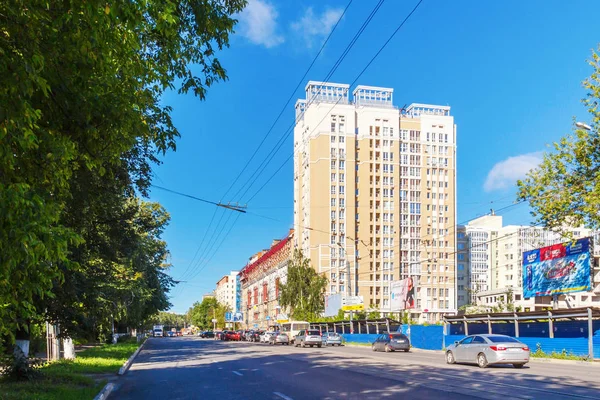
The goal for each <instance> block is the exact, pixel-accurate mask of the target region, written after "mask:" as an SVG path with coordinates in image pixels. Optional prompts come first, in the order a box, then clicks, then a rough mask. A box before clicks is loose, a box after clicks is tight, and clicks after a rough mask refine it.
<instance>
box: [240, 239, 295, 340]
mask: <svg viewBox="0 0 600 400" xmlns="http://www.w3.org/2000/svg"><path fill="white" fill-rule="evenodd" d="M293 236H294V231H293V230H291V231H290V232H289V234H288V235H287V236H286V237H285V238H283V239H278V240H274V241H273V242H272V243H271V247H270V248H269V249H267V250H263V251H260V252H258V253H257V254H255V255H254V256H252V257H251V258H250V261H249V263H248V265H246V266H245V267H244V268H243V269H242V270H241V271H240V282H241V296H242V299H241V303H242V308H241V312H242V313H243V315H244V322H245V324H246V326H247V327H248V328H261V329H268V328H269V327H272V326H274V325H275V323H276V321H277V317H278V315H279V316H280V315H281V314H285V310H282V309H281V307H280V305H279V295H280V292H279V287H280V285H281V284H285V283H286V282H287V271H288V262H289V261H290V259H291V258H292V254H293V243H292V239H293Z"/></svg>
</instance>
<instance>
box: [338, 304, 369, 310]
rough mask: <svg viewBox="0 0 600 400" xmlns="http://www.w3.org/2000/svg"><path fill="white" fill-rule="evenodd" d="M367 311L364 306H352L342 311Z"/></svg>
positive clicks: (343, 308) (343, 307) (345, 307)
mask: <svg viewBox="0 0 600 400" xmlns="http://www.w3.org/2000/svg"><path fill="white" fill-rule="evenodd" d="M364 309H365V305H364V304H352V305H348V306H342V310H344V311H362V310H364Z"/></svg>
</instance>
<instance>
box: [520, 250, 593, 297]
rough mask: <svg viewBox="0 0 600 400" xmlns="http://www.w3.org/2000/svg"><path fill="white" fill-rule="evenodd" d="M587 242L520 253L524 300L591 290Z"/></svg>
mask: <svg viewBox="0 0 600 400" xmlns="http://www.w3.org/2000/svg"><path fill="white" fill-rule="evenodd" d="M591 265H592V258H591V255H590V238H583V239H579V240H577V241H576V242H574V243H560V244H555V245H552V246H546V247H542V248H541V249H536V250H531V251H526V252H524V253H523V297H525V298H529V297H537V296H552V295H559V294H565V293H574V292H585V291H590V290H592V279H591Z"/></svg>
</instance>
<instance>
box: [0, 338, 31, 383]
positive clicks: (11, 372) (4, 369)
mask: <svg viewBox="0 0 600 400" xmlns="http://www.w3.org/2000/svg"><path fill="white" fill-rule="evenodd" d="M37 367H38V363H36V362H34V361H30V360H29V359H28V358H27V357H26V356H25V354H24V353H23V351H21V348H20V347H18V346H15V347H14V349H13V352H12V353H11V355H10V356H4V357H3V358H2V359H0V372H1V375H2V377H3V378H4V379H6V380H11V381H31V380H34V379H36V378H38V377H39V376H40V373H39V370H38V368H37Z"/></svg>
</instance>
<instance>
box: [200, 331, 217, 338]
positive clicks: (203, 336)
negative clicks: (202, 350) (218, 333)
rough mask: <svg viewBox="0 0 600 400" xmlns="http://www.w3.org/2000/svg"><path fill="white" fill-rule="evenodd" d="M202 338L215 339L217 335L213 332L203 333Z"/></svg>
mask: <svg viewBox="0 0 600 400" xmlns="http://www.w3.org/2000/svg"><path fill="white" fill-rule="evenodd" d="M200 337H201V338H205V339H206V338H214V337H215V333H214V332H213V331H204V332H202V333H200Z"/></svg>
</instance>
